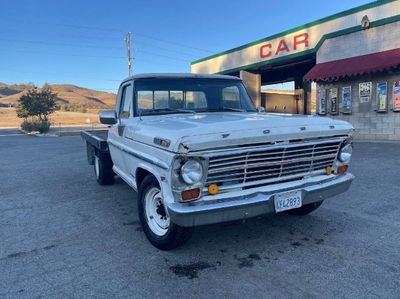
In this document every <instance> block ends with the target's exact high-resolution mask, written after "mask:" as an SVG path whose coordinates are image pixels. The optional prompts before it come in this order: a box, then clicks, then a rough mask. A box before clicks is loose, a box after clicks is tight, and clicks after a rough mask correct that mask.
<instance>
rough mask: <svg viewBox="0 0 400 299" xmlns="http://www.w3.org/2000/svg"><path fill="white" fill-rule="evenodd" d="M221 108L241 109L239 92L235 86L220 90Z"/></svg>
mask: <svg viewBox="0 0 400 299" xmlns="http://www.w3.org/2000/svg"><path fill="white" fill-rule="evenodd" d="M222 101H223V106H224V107H227V108H241V105H240V91H239V88H238V87H237V86H229V87H225V88H223V89H222Z"/></svg>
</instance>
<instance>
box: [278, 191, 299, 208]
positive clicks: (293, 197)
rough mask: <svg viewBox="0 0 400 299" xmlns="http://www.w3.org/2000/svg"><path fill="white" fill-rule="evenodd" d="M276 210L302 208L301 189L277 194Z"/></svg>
mask: <svg viewBox="0 0 400 299" xmlns="http://www.w3.org/2000/svg"><path fill="white" fill-rule="evenodd" d="M274 203H275V212H276V213H279V212H282V211H286V210H291V209H296V208H300V207H301V205H302V198H301V190H296V191H288V192H283V193H278V194H275V197H274Z"/></svg>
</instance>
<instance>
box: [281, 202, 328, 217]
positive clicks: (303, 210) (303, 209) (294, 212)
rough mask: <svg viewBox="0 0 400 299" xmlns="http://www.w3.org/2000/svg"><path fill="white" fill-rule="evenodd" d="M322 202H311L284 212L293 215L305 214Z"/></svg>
mask: <svg viewBox="0 0 400 299" xmlns="http://www.w3.org/2000/svg"><path fill="white" fill-rule="evenodd" d="M322 203H323V201H317V202H313V203H310V204H307V205H304V206H302V207H300V208H297V209H293V210H288V211H286V212H285V213H286V214H289V215H294V216H305V215H308V214H310V213H311V212H313V211H315V210H316V209H318V208H319V207H320V206H321V205H322Z"/></svg>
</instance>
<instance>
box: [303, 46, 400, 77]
mask: <svg viewBox="0 0 400 299" xmlns="http://www.w3.org/2000/svg"><path fill="white" fill-rule="evenodd" d="M399 66H400V48H399V49H393V50H388V51H383V52H378V53H373V54H367V55H362V56H356V57H351V58H345V59H340V60H335V61H329V62H324V63H319V64H317V65H315V66H314V67H313V68H312V69H311V70H310V71H309V72H308V73H307V74H306V75H305V76H304V77H303V80H304V81H333V80H337V79H340V78H344V77H351V76H359V75H364V74H370V73H375V72H381V71H384V70H388V69H392V68H397V67H399Z"/></svg>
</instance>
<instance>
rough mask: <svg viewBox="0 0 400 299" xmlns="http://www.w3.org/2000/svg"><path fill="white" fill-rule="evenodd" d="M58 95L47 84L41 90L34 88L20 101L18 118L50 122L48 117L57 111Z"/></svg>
mask: <svg viewBox="0 0 400 299" xmlns="http://www.w3.org/2000/svg"><path fill="white" fill-rule="evenodd" d="M56 99H57V94H56V93H54V92H53V91H52V90H51V88H50V86H49V85H47V84H45V85H44V86H43V88H42V89H41V90H39V89H38V88H37V87H36V86H33V87H32V88H30V89H29V90H28V92H27V93H26V94H24V95H23V96H21V97H20V98H19V100H18V106H17V116H18V117H19V118H25V119H26V118H28V117H32V119H35V118H37V119H39V120H40V121H41V122H43V121H46V122H47V121H48V116H49V115H50V114H52V113H53V112H54V111H55V110H56V109H57V103H56Z"/></svg>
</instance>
